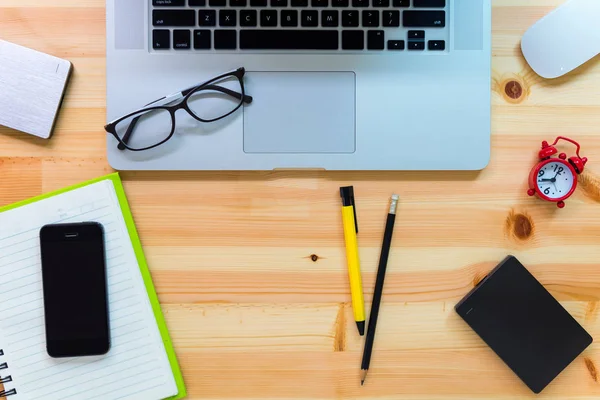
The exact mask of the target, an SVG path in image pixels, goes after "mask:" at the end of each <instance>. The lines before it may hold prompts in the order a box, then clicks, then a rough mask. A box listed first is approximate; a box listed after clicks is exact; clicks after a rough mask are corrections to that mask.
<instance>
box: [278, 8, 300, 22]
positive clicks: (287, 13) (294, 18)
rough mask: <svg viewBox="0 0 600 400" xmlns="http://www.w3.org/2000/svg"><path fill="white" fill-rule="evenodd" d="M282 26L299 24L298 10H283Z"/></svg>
mask: <svg viewBox="0 0 600 400" xmlns="http://www.w3.org/2000/svg"><path fill="white" fill-rule="evenodd" d="M281 26H298V11H296V10H281Z"/></svg>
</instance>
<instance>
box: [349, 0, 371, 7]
mask: <svg viewBox="0 0 600 400" xmlns="http://www.w3.org/2000/svg"><path fill="white" fill-rule="evenodd" d="M352 7H369V0H352Z"/></svg>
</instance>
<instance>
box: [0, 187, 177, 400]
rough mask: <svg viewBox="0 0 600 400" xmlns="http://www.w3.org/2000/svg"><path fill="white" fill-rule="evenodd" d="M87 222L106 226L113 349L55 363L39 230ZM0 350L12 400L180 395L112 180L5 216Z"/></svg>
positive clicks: (147, 399) (0, 240) (0, 224)
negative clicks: (50, 349)
mask: <svg viewBox="0 0 600 400" xmlns="http://www.w3.org/2000/svg"><path fill="white" fill-rule="evenodd" d="M84 221H96V222H99V223H101V224H102V225H103V226H104V231H105V241H106V259H107V275H108V287H109V290H108V294H109V310H110V330H111V331H110V333H111V349H110V351H109V352H108V354H106V355H105V356H101V357H79V358H66V359H54V358H50V357H49V356H48V353H47V352H46V343H45V331H44V329H45V327H44V306H43V300H42V273H41V265H40V244H39V230H40V228H41V227H42V226H43V225H46V224H52V223H67V222H84ZM0 348H1V349H2V352H3V353H4V354H3V355H0V360H1V361H0V376H2V377H5V376H7V375H10V379H11V380H12V381H11V382H6V383H4V385H5V388H6V389H5V390H6V391H7V392H9V393H10V391H9V388H14V389H15V390H16V394H13V395H11V396H10V397H9V398H10V399H11V400H12V399H17V400H21V399H22V400H39V399H45V400H53V399H56V400H67V399H73V400H91V399H102V400H108V399H113V400H116V399H139V400H159V399H164V398H167V397H170V396H174V395H176V394H177V386H176V383H175V379H174V376H173V372H172V370H171V368H170V365H169V360H168V357H167V353H166V350H165V346H164V343H163V341H162V339H161V335H160V332H159V330H158V327H157V324H156V319H155V317H154V314H153V312H152V307H151V303H150V300H149V298H148V294H147V292H146V289H145V286H144V282H143V278H142V274H141V272H140V269H139V265H138V262H137V259H136V257H135V253H134V249H133V246H132V244H131V240H130V237H129V234H128V231H127V226H126V224H125V220H124V218H123V214H122V212H121V209H120V207H119V202H118V199H117V195H116V192H115V187H114V185H113V182H112V181H111V180H104V181H100V182H98V183H94V184H91V185H89V186H85V187H83V188H80V189H76V190H72V191H69V192H66V193H63V194H59V195H56V196H54V197H50V198H47V199H44V200H40V201H38V202H35V203H32V204H28V205H25V206H22V207H19V208H16V209H13V210H9V211H6V212H3V213H0ZM3 363H4V364H3ZM3 367H6V368H5V371H2V370H1V369H2V368H3ZM7 371H9V374H8V373H6V372H7Z"/></svg>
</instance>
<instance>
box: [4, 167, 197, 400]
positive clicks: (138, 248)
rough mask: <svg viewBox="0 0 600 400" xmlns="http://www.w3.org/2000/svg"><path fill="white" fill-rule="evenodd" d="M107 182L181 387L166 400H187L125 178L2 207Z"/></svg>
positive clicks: (116, 175) (109, 177) (115, 175)
mask: <svg viewBox="0 0 600 400" xmlns="http://www.w3.org/2000/svg"><path fill="white" fill-rule="evenodd" d="M104 180H111V181H112V182H113V184H114V187H115V191H116V193H117V198H118V199H119V205H120V206H121V211H122V212H123V218H124V219H125V224H126V225H127V230H128V231H129V238H130V239H131V244H132V245H133V249H134V251H135V256H136V258H137V261H138V264H139V266H140V271H141V272H142V277H143V278H144V285H146V291H147V292H148V298H149V299H150V303H151V304H152V310H153V311H154V317H155V318H156V324H157V325H158V329H159V331H160V335H161V336H162V340H163V343H164V344H165V350H166V351H167V356H168V357H169V363H170V364H171V370H172V371H173V376H174V377H175V382H176V384H177V389H178V391H179V393H178V394H177V395H175V396H173V397H169V398H168V399H166V400H177V399H183V398H184V397H186V396H187V392H186V389H185V383H184V382H183V375H182V374H181V369H179V363H178V362H177V356H176V354H175V349H173V343H171V338H170V337H169V331H168V329H167V324H166V323H165V317H164V316H163V313H162V310H161V308H160V303H159V301H158V296H157V295H156V290H155V289H154V284H153V283H152V276H151V275H150V270H149V269H148V264H147V263H146V257H144V251H143V250H142V243H141V242H140V238H139V236H138V234H137V230H136V229H135V224H134V222H133V216H132V215H131V210H130V209H129V203H128V202H127V197H126V196H125V190H124V189H123V183H122V182H121V178H120V177H119V173H118V172H115V173H113V174H109V175H106V176H103V177H100V178H96V179H92V180H89V181H87V182H82V183H80V184H77V185H74V186H70V187H67V188H64V189H60V190H57V191H54V192H50V193H46V194H43V195H41V196H37V197H34V198H31V199H27V200H24V201H20V202H18V203H14V204H11V205H8V206H5V207H0V213H1V212H4V211H8V210H12V209H14V208H18V207H22V206H24V205H27V204H31V203H35V202H37V201H40V200H44V199H47V198H49V197H53V196H56V195H59V194H62V193H65V192H69V191H71V190H75V189H79V188H82V187H84V186H88V185H91V184H93V183H97V182H101V181H104Z"/></svg>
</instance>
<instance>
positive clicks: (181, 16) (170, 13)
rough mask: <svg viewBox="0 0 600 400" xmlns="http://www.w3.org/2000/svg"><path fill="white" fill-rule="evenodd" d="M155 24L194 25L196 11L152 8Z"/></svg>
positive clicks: (153, 22)
mask: <svg viewBox="0 0 600 400" xmlns="http://www.w3.org/2000/svg"><path fill="white" fill-rule="evenodd" d="M152 24H153V25H154V26H194V25H196V13H195V12H194V10H152Z"/></svg>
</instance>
